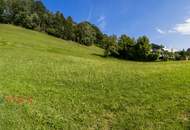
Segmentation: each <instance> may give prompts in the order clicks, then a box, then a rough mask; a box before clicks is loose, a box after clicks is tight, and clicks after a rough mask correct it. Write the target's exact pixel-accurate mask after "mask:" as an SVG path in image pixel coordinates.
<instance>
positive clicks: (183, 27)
mask: <svg viewBox="0 0 190 130" xmlns="http://www.w3.org/2000/svg"><path fill="white" fill-rule="evenodd" d="M173 30H174V31H176V32H177V33H180V34H182V35H190V18H188V19H187V20H185V21H184V23H181V24H177V25H176V26H175V27H174V28H173Z"/></svg>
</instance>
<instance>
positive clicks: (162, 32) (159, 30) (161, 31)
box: [156, 28, 166, 34]
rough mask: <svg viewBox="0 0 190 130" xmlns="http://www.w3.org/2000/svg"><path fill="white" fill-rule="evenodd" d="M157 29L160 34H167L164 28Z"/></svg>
mask: <svg viewBox="0 0 190 130" xmlns="http://www.w3.org/2000/svg"><path fill="white" fill-rule="evenodd" d="M156 31H157V32H158V33H160V34H166V32H165V31H163V30H162V29H160V28H156Z"/></svg>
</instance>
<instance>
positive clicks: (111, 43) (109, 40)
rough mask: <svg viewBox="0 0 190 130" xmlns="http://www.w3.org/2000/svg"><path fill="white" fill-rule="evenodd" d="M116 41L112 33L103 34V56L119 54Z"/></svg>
mask: <svg viewBox="0 0 190 130" xmlns="http://www.w3.org/2000/svg"><path fill="white" fill-rule="evenodd" d="M116 42H117V37H116V36H115V35H113V36H107V35H105V36H104V39H103V44H104V49H105V52H104V56H105V57H108V56H115V57H117V56H119V53H118V46H117V44H116Z"/></svg>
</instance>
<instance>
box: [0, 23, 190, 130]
mask: <svg viewBox="0 0 190 130" xmlns="http://www.w3.org/2000/svg"><path fill="white" fill-rule="evenodd" d="M102 54H103V50H102V49H99V48H97V47H94V46H93V47H85V46H81V45H78V44H76V43H73V42H68V41H63V40H60V39H56V38H54V37H51V36H48V35H46V34H42V33H38V32H34V31H30V30H26V29H22V28H19V27H15V26H11V25H0V129H2V130H9V129H10V130H12V129H13V130H35V129H38V130H111V129H113V130H189V129H190V62H187V61H184V62H155V63H142V62H130V61H122V60H117V59H112V58H108V59H106V58H103V57H101V55H102ZM28 99H31V100H30V102H29V101H28ZM23 100H24V101H23Z"/></svg>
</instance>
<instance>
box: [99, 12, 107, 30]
mask: <svg viewBox="0 0 190 130" xmlns="http://www.w3.org/2000/svg"><path fill="white" fill-rule="evenodd" d="M97 23H98V26H99V27H100V28H101V29H102V30H105V27H106V25H107V23H106V17H105V16H104V15H102V16H100V17H99V18H98V20H97Z"/></svg>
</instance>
